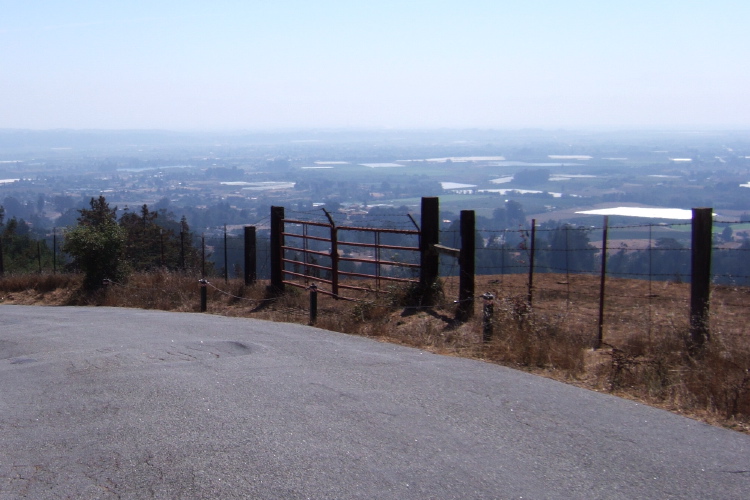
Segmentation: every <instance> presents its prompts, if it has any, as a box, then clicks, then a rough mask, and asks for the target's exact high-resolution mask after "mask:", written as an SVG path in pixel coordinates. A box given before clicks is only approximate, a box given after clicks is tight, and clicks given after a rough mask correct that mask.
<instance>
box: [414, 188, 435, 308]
mask: <svg viewBox="0 0 750 500" xmlns="http://www.w3.org/2000/svg"><path fill="white" fill-rule="evenodd" d="M439 242H440V202H439V199H438V198H437V197H424V198H422V229H421V234H420V238H419V256H420V258H419V260H420V262H419V264H420V275H419V286H420V288H421V290H422V297H423V304H424V305H432V304H433V302H434V299H435V290H434V286H435V283H436V282H437V279H438V272H439V271H438V267H439V265H440V254H439V253H438V251H437V250H436V249H435V245H437V244H438V243H439Z"/></svg>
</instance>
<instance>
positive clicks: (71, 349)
mask: <svg viewBox="0 0 750 500" xmlns="http://www.w3.org/2000/svg"><path fill="white" fill-rule="evenodd" d="M0 382H1V383H2V388H1V389H0V391H1V392H0V394H2V397H1V398H0V499H2V500H5V499H13V498H29V499H45V498H55V499H57V498H76V499H77V498H101V499H110V498H133V499H135V498H138V499H141V498H185V499H188V498H205V499H209V498H210V499H219V498H220V499H229V498H279V499H296V498H314V499H322V498H378V499H389V498H392V499H409V498H419V499H423V498H456V499H467V498H565V499H570V498H607V499H613V498H628V499H632V498H691V499H697V498H722V499H729V498H737V499H740V498H742V499H745V498H748V497H750V437H748V436H745V435H741V434H738V433H733V432H731V431H727V430H723V429H718V428H713V427H710V426H707V425H704V424H701V423H698V422H694V421H691V420H688V419H685V418H681V417H679V416H675V415H672V414H670V413H667V412H664V411H660V410H656V409H653V408H649V407H646V406H643V405H638V404H636V403H633V402H630V401H624V400H620V399H617V398H614V397H610V396H608V395H603V394H597V393H592V392H587V391H584V390H581V389H578V388H575V387H570V386H566V385H564V384H560V383H557V382H554V381H550V380H546V379H543V378H539V377H535V376H532V375H528V374H525V373H521V372H517V371H514V370H510V369H507V368H503V367H500V366H495V365H492V364H487V363H481V362H478V361H471V360H465V359H458V358H451V357H444V356H437V355H433V354H429V353H425V352H423V351H419V350H417V349H410V348H404V347H400V346H394V345H390V344H384V343H378V342H375V341H372V340H368V339H364V338H359V337H354V336H347V335H342V334H338V333H331V332H327V331H323V330H318V329H314V328H307V327H304V326H299V325H290V324H278V323H269V322H262V321H257V320H248V319H236V318H223V317H217V316H210V315H201V314H179V313H165V312H155V311H139V310H127V309H111V308H65V307H56V308H44V307H23V306H0Z"/></svg>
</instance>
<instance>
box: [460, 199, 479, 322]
mask: <svg viewBox="0 0 750 500" xmlns="http://www.w3.org/2000/svg"><path fill="white" fill-rule="evenodd" d="M475 221H476V219H475V216H474V211H473V210H461V253H460V254H459V257H458V262H459V268H460V271H459V286H458V308H457V310H456V319H458V320H459V321H467V320H468V319H469V318H470V317H472V316H473V315H474V272H475V269H476V264H475V263H476V260H475V244H476V222H475Z"/></svg>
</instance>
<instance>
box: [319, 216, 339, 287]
mask: <svg viewBox="0 0 750 500" xmlns="http://www.w3.org/2000/svg"><path fill="white" fill-rule="evenodd" d="M323 213H324V214H326V217H327V218H328V222H329V223H330V224H331V293H332V294H333V297H334V298H336V299H338V297H339V230H338V228H336V222H334V220H333V216H332V215H331V214H330V213H329V212H328V210H326V209H325V208H324V209H323Z"/></svg>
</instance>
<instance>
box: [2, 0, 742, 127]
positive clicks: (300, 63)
mask: <svg viewBox="0 0 750 500" xmlns="http://www.w3.org/2000/svg"><path fill="white" fill-rule="evenodd" d="M748 49H750V1H748V0H699V1H692V0H643V1H642V0H580V1H575V0H511V1H506V0H486V1H483V0H446V1H441V0H429V1H426V0H425V1H422V0H393V1H392V0H366V1H359V0H299V1H297V0H237V1H227V0H212V1H210V2H209V1H207V0H201V1H192V0H179V1H165V0H145V1H141V0H128V1H118V2H109V1H102V0H96V1H77V0H65V1H63V0H46V1H45V0H38V1H37V0H29V1H22V0H0V128H34V129H45V128H107V129H121V128H161V129H176V130H184V129H206V130H216V129H266V128H274V129H275V128H297V127H304V128H308V127H326V128H328V127H335V128H339V127H360V128H361V127H377V128H381V127H390V128H435V127H461V128H463V127H479V128H491V127H498V128H520V127H542V128H552V127H555V128H557V127H571V128H573V127H579V128H580V127H602V126H615V127H618V126H620V127H675V126H676V127H709V128H714V127H726V128H750V64H749V63H748V55H747V51H748Z"/></svg>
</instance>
